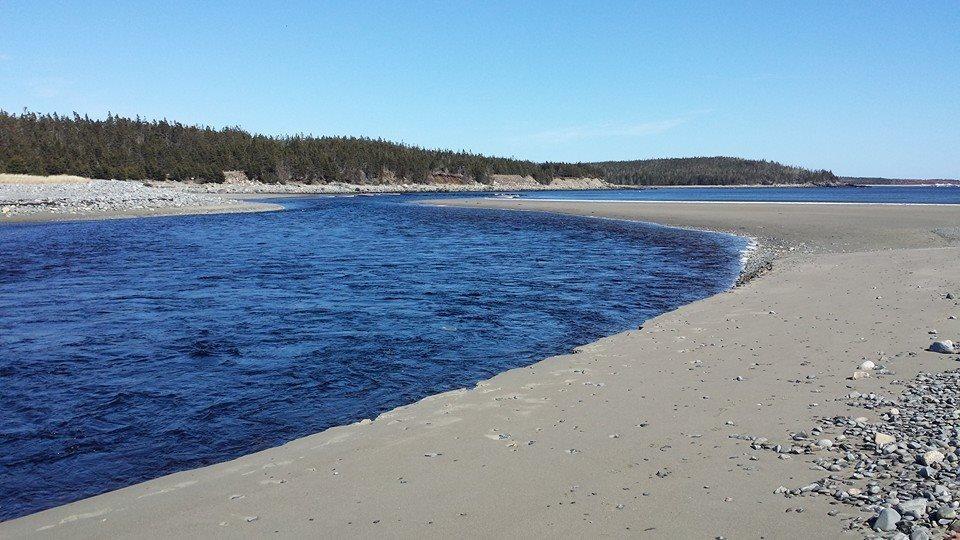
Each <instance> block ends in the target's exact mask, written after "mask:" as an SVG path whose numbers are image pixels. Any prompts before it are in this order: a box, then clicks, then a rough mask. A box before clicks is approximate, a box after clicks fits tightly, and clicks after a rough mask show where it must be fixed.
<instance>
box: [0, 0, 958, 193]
mask: <svg viewBox="0 0 960 540" xmlns="http://www.w3.org/2000/svg"><path fill="white" fill-rule="evenodd" d="M24 108H26V109H29V110H30V111H34V112H41V113H46V112H58V113H72V112H74V111H76V112H78V113H80V114H88V115H90V116H91V117H103V116H106V114H107V113H108V112H113V113H114V114H119V115H123V116H131V117H135V116H137V115H139V116H141V117H143V118H149V119H158V118H167V119H170V120H177V121H180V122H183V123H187V124H203V125H212V126H214V127H223V126H240V127H242V128H244V129H246V130H248V131H251V132H256V133H264V134H269V135H285V134H296V133H304V134H313V135H355V136H367V137H373V138H378V137H379V138H384V139H388V140H394V141H400V142H404V143H408V144H416V145H419V146H424V147H440V148H450V149H455V150H470V151H473V152H479V153H484V154H492V155H500V156H508V157H517V158H523V159H531V160H536V161H547V160H551V161H600V160H614V159H642V158H651V157H682V156H706V155H727V156H739V157H745V158H756V159H770V160H775V161H780V162H783V163H788V164H792V165H801V166H805V167H811V168H817V169H819V168H825V169H831V170H833V171H834V172H835V173H837V174H840V175H850V176H885V177H900V178H960V1H958V0H952V1H947V2H937V1H932V0H931V1H920V2H899V3H884V2H860V1H843V2H825V3H822V2H816V1H809V2H789V3H788V2H776V1H763V2H735V1H730V2H715V1H712V2H702V3H700V2H678V1H664V2H617V1H612V0H611V1H591V2H587V1H584V2H564V1H547V2H538V1H533V0H530V1H525V2H499V1H492V0H491V1H477V2H459V1H443V2H441V1H437V2H418V1H414V0H404V1H393V2H379V1H364V2H351V1H346V2H344V1H338V2H320V1H309V2H301V1H296V0H288V1H285V2H282V3H281V2H242V1H231V2H219V1H202V2H176V1H163V2H149V1H114V2H103V1H97V0H88V1H84V2H47V1H42V0H29V1H20V0H0V109H3V110H6V111H8V112H21V111H22V110H23V109H24Z"/></svg>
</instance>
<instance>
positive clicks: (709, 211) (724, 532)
mask: <svg viewBox="0 0 960 540" xmlns="http://www.w3.org/2000/svg"><path fill="white" fill-rule="evenodd" d="M435 204H443V205H457V206H469V207H483V208H504V209H512V210H531V211H549V212H563V213H570V214H577V215H585V216H595V217H605V218H616V219H630V220H640V221H649V222H655V223H660V224H664V225H671V226H680V227H692V228H701V229H710V230H718V231H726V232H731V233H735V234H739V235H743V236H748V237H752V238H755V239H757V241H758V242H759V243H760V245H761V246H762V248H763V249H762V250H761V252H763V253H766V254H767V256H769V257H772V258H773V259H774V260H773V264H772V268H771V269H770V270H769V271H768V272H766V273H765V274H764V275H762V276H761V277H760V278H758V279H754V280H752V281H749V282H747V283H746V284H745V285H743V286H740V287H737V288H735V289H732V290H731V291H729V292H726V293H723V294H720V295H717V296H714V297H711V298H708V299H705V300H702V301H699V302H696V303H693V304H690V305H687V306H684V307H681V308H680V309H677V310H675V311H673V312H670V313H666V314H663V315H661V316H659V317H657V318H654V319H651V320H649V321H646V322H645V323H644V324H643V325H642V328H639V329H630V330H626V331H624V332H622V333H619V334H616V335H613V336H610V337H607V338H604V339H601V340H599V341H597V342H594V343H590V344H584V345H583V346H582V347H579V348H578V349H577V350H576V351H574V352H572V353H571V354H567V355H561V356H556V357H552V358H547V359H545V360H543V361H541V362H539V363H536V364H534V365H532V366H529V367H527V368H521V369H515V370H511V371H507V372H505V373H502V374H500V375H497V376H496V377H494V378H492V379H490V380H488V381H485V382H482V383H479V384H478V385H477V387H476V388H473V389H464V390H460V391H454V392H449V393H446V394H441V395H438V396H433V397H430V398H427V399H424V400H422V401H420V402H417V403H414V404H411V405H408V406H405V407H401V408H398V409H395V410H393V411H390V412H388V413H385V414H382V415H381V416H380V417H378V418H376V419H370V420H365V421H362V422H358V423H356V424H353V425H349V426H343V427H337V428H333V429H329V430H326V431H324V432H322V433H318V434H315V435H311V436H308V437H305V438H302V439H298V440H295V441H292V442H290V443H288V444H286V445H283V446H281V447H277V448H273V449H269V450H266V451H263V452H259V453H256V454H251V455H247V456H244V457H242V458H239V459H236V460H233V461H229V462H225V463H221V464H217V465H213V466H210V467H205V468H201V469H197V470H192V471H185V472H182V473H177V474H173V475H169V476H166V477H162V478H158V479H155V480H152V481H148V482H144V483H142V484H137V485H134V486H130V487H127V488H124V489H121V490H118V491H115V492H111V493H106V494H103V495H100V496H97V497H93V498H90V499H86V500H82V501H78V502H76V503H72V504H69V505H65V506H62V507H59V508H54V509H51V510H47V511H44V512H40V513H37V514H34V515H30V516H26V517H23V518H19V519H15V520H12V521H8V522H6V523H3V524H0V536H3V537H5V538H7V537H9V538H21V537H42V538H46V537H56V538H93V537H122V538H129V537H140V538H142V537H151V538H153V537H157V538H160V537H164V538H169V537H249V536H263V535H268V534H270V535H275V536H281V537H303V536H308V535H309V536H322V537H345V536H351V537H374V536H378V537H382V536H391V537H449V536H461V537H493V536H514V537H544V536H560V537H584V536H591V537H592V536H598V535H611V536H643V537H650V538H717V537H724V538H798V537H821V538H835V537H849V538H860V537H864V536H866V535H868V533H869V531H868V530H867V529H865V528H863V527H865V524H866V522H867V520H868V519H870V518H871V517H872V516H873V515H874V511H873V510H867V509H865V508H864V507H858V506H855V505H850V504H842V503H839V502H837V500H835V499H834V498H832V497H829V496H822V495H814V494H813V493H807V492H805V495H802V496H788V495H790V493H789V491H790V490H794V489H797V490H799V489H800V488H801V486H807V485H810V484H811V483H812V482H816V481H819V480H821V479H823V478H824V477H826V476H827V475H830V474H836V475H837V476H838V477H840V478H841V479H845V480H843V481H845V482H847V484H845V485H849V487H850V488H857V489H860V488H864V489H866V486H865V484H866V483H867V482H868V481H869V477H868V478H862V479H851V478H850V477H849V475H846V473H845V472H844V471H840V472H829V471H826V470H825V469H824V468H823V467H821V466H820V465H818V464H816V463H815V462H816V460H817V459H820V458H823V457H824V455H825V452H826V450H820V449H819V448H817V447H814V448H810V447H809V446H808V447H807V450H809V451H801V452H799V453H790V452H776V451H771V450H769V449H768V448H767V447H765V446H764V445H763V444H762V443H760V442H758V441H759V439H757V438H758V437H763V438H765V439H768V440H769V441H770V442H771V443H783V444H784V445H787V446H790V445H795V446H796V445H799V444H801V442H800V439H796V438H794V435H795V434H797V432H800V431H807V432H808V433H809V432H810V430H811V427H813V426H815V425H817V422H818V420H819V419H822V418H833V417H850V418H855V417H861V416H863V417H866V423H874V422H879V421H880V420H881V418H880V413H881V412H882V410H881V409H878V408H864V407H862V406H858V405H857V404H858V403H862V402H860V401H857V400H856V399H854V398H851V397H850V396H851V395H852V393H854V392H856V393H858V394H857V395H861V394H862V395H869V394H877V395H883V396H889V397H892V398H895V397H896V396H898V395H899V393H900V391H901V390H902V386H901V384H900V383H899V382H898V381H904V380H910V379H912V378H913V377H915V376H916V375H917V374H918V373H921V372H940V371H944V370H948V369H954V368H957V367H960V366H958V364H957V356H956V355H954V354H938V353H932V352H927V351H925V349H926V348H927V347H928V346H929V345H930V342H931V339H956V338H957V337H960V321H958V320H956V319H951V318H949V317H950V316H954V315H956V316H960V313H958V312H960V306H958V302H957V301H956V300H953V299H947V298H946V294H947V293H951V292H952V293H953V294H958V293H960V270H958V269H957V264H956V261H957V257H958V256H960V247H958V246H960V240H958V239H960V236H958V234H957V226H958V224H960V208H958V207H956V206H904V205H859V204H843V205H840V204H774V203H750V204H739V203H724V204H715V203H653V202H623V203H597V202H594V203H589V202H551V201H519V200H493V199H484V200H480V199H459V200H443V201H436V202H435ZM958 297H960V295H958ZM931 329H936V330H937V334H936V336H933V335H932V334H930V331H931ZM867 360H869V361H872V362H875V363H876V364H878V365H882V366H885V367H886V368H887V369H886V370H882V369H878V370H876V371H872V372H869V373H870V376H865V377H864V378H857V379H853V378H852V375H853V374H854V372H856V371H858V366H860V365H861V363H862V362H864V361H867ZM851 403H854V404H853V405H851ZM884 410H885V409H884ZM860 423H861V424H863V423H864V422H860ZM823 433H824V434H823V436H824V437H830V438H832V439H833V440H836V441H839V440H841V439H840V438H839V437H838V434H839V431H835V432H834V433H830V431H829V430H825V431H824V432H823ZM813 438H814V439H816V438H817V437H813ZM781 486H782V487H783V488H784V489H781ZM784 490H786V491H788V493H786V494H785V493H783V491H784ZM798 493H799V491H798ZM844 531H847V532H844Z"/></svg>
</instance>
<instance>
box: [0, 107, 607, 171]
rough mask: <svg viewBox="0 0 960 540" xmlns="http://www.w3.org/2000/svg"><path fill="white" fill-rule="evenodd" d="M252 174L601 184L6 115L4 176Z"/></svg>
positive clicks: (322, 144) (359, 143)
mask: <svg viewBox="0 0 960 540" xmlns="http://www.w3.org/2000/svg"><path fill="white" fill-rule="evenodd" d="M224 171H243V172H244V173H245V174H246V176H247V177H248V178H249V179H251V180H257V181H261V182H269V183H277V182H283V183H285V182H305V183H329V182H347V183H358V184H362V183H393V182H401V181H403V182H413V183H427V182H431V181H434V180H436V181H443V182H451V181H453V182H457V181H460V182H471V181H478V182H488V181H489V178H490V175H492V174H517V175H523V176H532V177H534V178H535V179H537V180H538V181H539V182H542V183H547V182H549V181H550V180H551V179H553V178H559V177H581V178H582V177H593V178H598V177H600V176H601V174H602V173H601V171H600V170H599V169H598V168H596V167H593V166H591V165H587V164H583V163H576V164H573V163H534V162H532V161H523V160H517V159H508V158H496V157H485V156H481V155H477V154H471V153H468V152H464V151H461V152H454V151H450V150H428V149H424V148H419V147H416V146H409V145H405V144H397V143H392V142H387V141H383V140H379V139H377V140H374V139H367V138H358V137H310V136H302V135H298V136H291V137H268V136H264V135H253V134H250V133H248V132H246V131H244V130H242V129H240V128H239V127H229V128H223V129H213V128H210V127H201V126H189V125H184V124H181V123H179V122H169V121H167V120H159V121H148V120H142V119H140V118H139V117H138V118H136V119H131V118H124V117H120V116H114V115H109V116H108V117H107V118H106V119H105V120H95V119H91V118H89V117H87V116H80V115H78V114H76V113H74V115H73V116H60V115H57V114H44V115H40V114H36V113H32V112H26V111H25V112H24V113H22V114H11V113H7V112H5V111H0V172H7V173H21V174H42V175H50V174H73V175H78V176H86V177H90V178H116V179H136V180H142V179H153V180H193V181H199V182H220V181H222V180H223V179H224V174H223V173H224Z"/></svg>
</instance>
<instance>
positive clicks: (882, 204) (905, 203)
mask: <svg viewBox="0 0 960 540" xmlns="http://www.w3.org/2000/svg"><path fill="white" fill-rule="evenodd" d="M484 200H488V201H526V202H530V201H541V202H555V203H556V202H571V203H654V204H659V203H671V204H833V205H870V206H960V203H920V202H917V203H911V202H848V201H667V200H663V201H661V200H650V199H538V198H518V199H499V198H497V197H484Z"/></svg>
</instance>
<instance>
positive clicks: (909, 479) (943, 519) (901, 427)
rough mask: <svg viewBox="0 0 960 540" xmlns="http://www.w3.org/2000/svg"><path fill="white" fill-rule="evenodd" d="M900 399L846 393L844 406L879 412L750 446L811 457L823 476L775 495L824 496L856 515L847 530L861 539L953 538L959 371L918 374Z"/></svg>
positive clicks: (959, 494) (824, 422) (958, 493)
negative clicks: (874, 418) (872, 419)
mask: <svg viewBox="0 0 960 540" xmlns="http://www.w3.org/2000/svg"><path fill="white" fill-rule="evenodd" d="M903 384H904V391H903V393H902V394H901V395H900V397H899V398H896V399H894V398H889V397H884V396H881V395H878V394H873V393H867V394H862V393H860V392H851V393H850V394H848V395H847V396H846V397H845V398H844V399H845V400H846V401H847V404H848V405H849V406H851V407H858V408H863V409H867V410H871V411H875V412H877V413H879V419H878V420H877V421H876V422H870V421H868V420H867V418H865V417H857V418H851V417H847V416H837V417H833V418H823V419H821V420H820V422H819V425H817V426H816V427H814V428H812V429H811V430H810V431H809V433H808V432H797V433H792V434H790V438H789V441H787V442H781V443H777V442H771V441H768V440H767V439H765V438H762V437H748V436H738V437H739V438H745V439H748V440H750V441H751V442H752V443H751V446H752V447H753V448H754V449H755V450H760V449H765V450H769V451H772V452H775V453H777V454H778V457H780V458H781V459H789V458H790V456H791V455H796V454H799V455H812V456H816V457H815V459H814V460H813V464H814V466H816V467H817V468H819V469H822V470H824V471H826V472H828V473H829V474H828V475H827V476H825V477H824V478H822V479H821V480H818V481H816V482H813V483H811V484H808V485H804V486H796V487H792V488H787V487H784V486H781V487H780V488H778V489H777V491H776V493H782V494H783V495H784V496H786V497H806V496H823V497H831V498H833V499H834V501H835V502H834V504H840V505H846V506H849V507H852V508H855V509H857V510H858V512H859V514H860V517H854V518H848V520H847V524H846V526H847V528H849V529H854V530H856V529H860V530H862V531H863V533H864V534H865V537H866V538H911V539H913V538H933V537H937V538H939V537H942V536H944V535H947V536H949V535H950V534H953V533H955V532H960V519H958V512H960V510H958V509H960V455H958V452H960V370H952V371H947V372H944V373H921V374H920V375H918V376H917V377H916V378H915V379H914V380H912V381H909V382H905V383H903Z"/></svg>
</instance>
